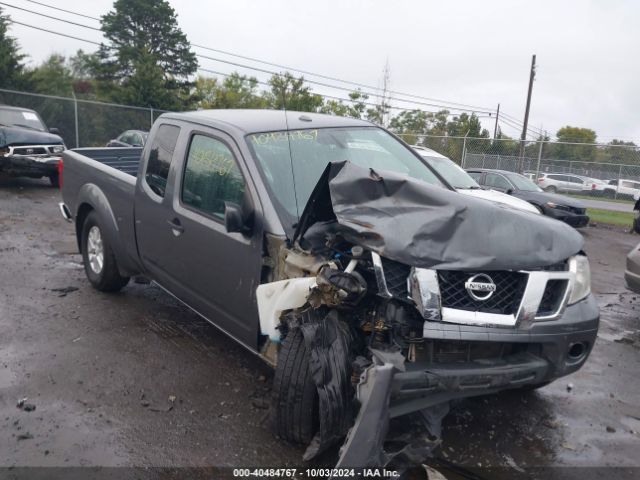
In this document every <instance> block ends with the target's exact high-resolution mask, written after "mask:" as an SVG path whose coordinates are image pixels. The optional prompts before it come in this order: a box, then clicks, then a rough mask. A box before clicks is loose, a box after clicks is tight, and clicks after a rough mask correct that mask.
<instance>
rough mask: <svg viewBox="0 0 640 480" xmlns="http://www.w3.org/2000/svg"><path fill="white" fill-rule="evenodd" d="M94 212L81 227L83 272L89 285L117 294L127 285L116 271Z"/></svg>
mask: <svg viewBox="0 0 640 480" xmlns="http://www.w3.org/2000/svg"><path fill="white" fill-rule="evenodd" d="M103 232H104V229H103V228H102V225H101V224H100V221H99V220H98V215H97V214H96V212H95V211H93V212H91V213H89V215H87V218H86V219H85V221H84V224H83V225H82V236H81V244H80V245H81V248H82V262H83V263H84V271H85V273H86V275H87V278H88V279H89V283H91V285H92V286H93V288H95V289H96V290H100V291H101V292H117V291H118V290H120V289H121V288H122V287H124V286H125V285H126V284H127V283H129V277H123V276H121V275H120V272H119V271H118V264H117V262H116V257H115V255H114V253H113V250H112V249H111V245H110V244H109V240H108V239H107V238H106V237H105V236H104V234H103Z"/></svg>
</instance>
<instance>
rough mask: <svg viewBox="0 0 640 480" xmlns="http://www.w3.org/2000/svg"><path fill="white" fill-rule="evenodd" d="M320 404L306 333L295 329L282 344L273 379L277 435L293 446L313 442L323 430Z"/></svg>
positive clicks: (272, 411) (274, 426)
mask: <svg viewBox="0 0 640 480" xmlns="http://www.w3.org/2000/svg"><path fill="white" fill-rule="evenodd" d="M318 403H319V399H318V392H317V389H316V385H315V383H314V381H313V378H312V376H311V371H310V368H309V350H308V349H307V346H306V345H305V342H304V337H303V335H302V331H301V330H300V329H299V328H295V329H292V330H290V331H289V333H288V335H287V336H286V337H285V339H284V340H283V342H282V346H281V347H280V352H279V354H278V365H277V366H276V371H275V375H274V378H273V400H272V407H271V408H272V410H271V425H272V428H273V432H274V434H275V435H276V436H277V437H279V438H281V439H282V440H286V441H289V442H292V443H300V444H307V443H309V442H310V441H311V439H312V438H313V436H314V435H315V433H316V431H317V430H318V428H319V418H318Z"/></svg>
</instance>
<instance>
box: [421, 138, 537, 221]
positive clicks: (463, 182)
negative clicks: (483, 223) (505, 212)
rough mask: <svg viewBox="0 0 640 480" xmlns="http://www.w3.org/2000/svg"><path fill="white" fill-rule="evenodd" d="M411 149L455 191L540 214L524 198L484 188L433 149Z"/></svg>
mask: <svg viewBox="0 0 640 480" xmlns="http://www.w3.org/2000/svg"><path fill="white" fill-rule="evenodd" d="M413 149H414V150H415V151H416V152H417V153H418V154H419V155H420V156H421V157H422V158H423V159H424V160H425V161H426V162H427V163H428V164H429V166H430V167H431V168H433V169H434V170H435V171H436V172H438V173H439V174H440V176H441V177H442V178H444V179H445V180H446V181H447V183H449V185H451V186H452V187H453V188H455V189H456V191H458V192H460V193H462V194H464V195H469V196H470V197H475V198H482V199H483V200H489V201H491V202H495V203H502V204H504V205H508V206H510V207H513V208H518V209H520V210H526V211H527V212H531V213H537V214H540V212H539V211H538V209H537V208H536V207H534V206H533V205H531V204H530V203H529V202H527V201H525V200H521V199H519V198H516V197H513V196H511V195H507V194H506V193H502V192H497V191H495V190H484V189H483V188H482V187H481V186H480V185H478V182H476V181H475V180H474V179H473V178H472V177H471V176H470V175H469V174H468V173H467V172H465V171H464V170H463V169H462V168H461V167H459V166H458V165H457V164H456V163H455V162H454V161H453V160H450V159H449V158H447V157H445V156H444V155H441V154H439V153H438V152H436V151H435V150H431V149H430V148H426V147H419V146H416V145H414V146H413Z"/></svg>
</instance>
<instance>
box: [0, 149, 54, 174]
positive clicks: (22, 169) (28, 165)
mask: <svg viewBox="0 0 640 480" xmlns="http://www.w3.org/2000/svg"><path fill="white" fill-rule="evenodd" d="M59 162H60V157H23V156H15V155H14V156H6V157H5V156H0V172H1V173H4V174H6V175H11V176H14V177H32V178H41V177H50V176H52V175H55V174H56V173H57V171H58V163H59Z"/></svg>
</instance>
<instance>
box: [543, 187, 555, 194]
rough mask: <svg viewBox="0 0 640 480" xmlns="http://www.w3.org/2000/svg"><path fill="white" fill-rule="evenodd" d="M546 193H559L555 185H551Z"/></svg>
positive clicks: (546, 189)
mask: <svg viewBox="0 0 640 480" xmlns="http://www.w3.org/2000/svg"><path fill="white" fill-rule="evenodd" d="M544 191H545V192H549V193H557V191H558V189H557V188H556V187H555V185H549V186H548V187H547V188H545V189H544Z"/></svg>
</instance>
